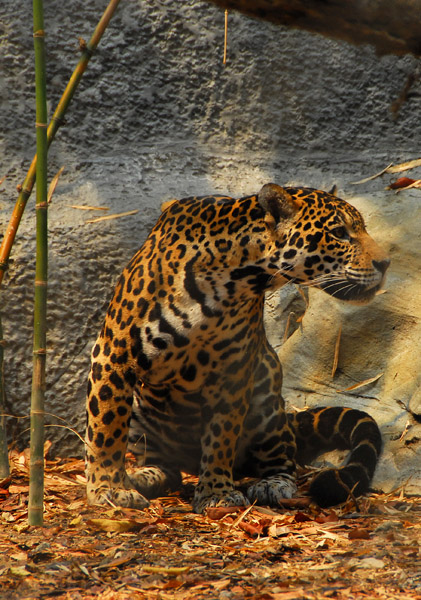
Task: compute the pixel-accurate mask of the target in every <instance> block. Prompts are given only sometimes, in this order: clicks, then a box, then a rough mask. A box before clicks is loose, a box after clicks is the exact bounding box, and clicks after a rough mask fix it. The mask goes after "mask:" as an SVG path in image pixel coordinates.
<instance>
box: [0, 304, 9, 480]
mask: <svg viewBox="0 0 421 600" xmlns="http://www.w3.org/2000/svg"><path fill="white" fill-rule="evenodd" d="M3 348H4V340H3V328H2V325H1V314H0V479H4V478H5V477H8V476H9V474H10V470H9V455H8V452H7V436H6V424H5V420H6V419H5V416H4V413H5V410H6V400H5V391H4V371H3Z"/></svg>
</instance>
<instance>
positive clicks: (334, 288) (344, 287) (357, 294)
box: [319, 279, 382, 304]
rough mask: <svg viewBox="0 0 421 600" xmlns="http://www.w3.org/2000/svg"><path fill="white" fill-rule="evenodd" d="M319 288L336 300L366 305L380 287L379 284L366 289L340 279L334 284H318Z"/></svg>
mask: <svg viewBox="0 0 421 600" xmlns="http://www.w3.org/2000/svg"><path fill="white" fill-rule="evenodd" d="M319 287H320V289H322V290H323V291H325V292H326V293H327V294H329V296H333V297H334V298H336V299H337V300H344V301H345V302H353V303H354V304H368V302H371V300H373V298H374V296H375V295H376V294H377V292H378V291H379V290H380V289H381V287H382V286H381V283H379V284H377V285H375V286H373V287H367V286H366V285H363V284H361V283H357V282H356V281H352V280H349V279H342V280H337V281H334V282H332V281H331V282H326V283H320V284H319Z"/></svg>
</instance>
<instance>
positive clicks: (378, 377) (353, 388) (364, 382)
mask: <svg viewBox="0 0 421 600" xmlns="http://www.w3.org/2000/svg"><path fill="white" fill-rule="evenodd" d="M383 375H384V373H379V374H378V375H375V376H374V377H370V379H365V380H364V381H360V383H355V384H354V385H351V386H350V387H347V388H345V389H344V390H336V391H337V392H350V391H351V390H356V389H358V388H360V387H363V386H365V385H370V383H374V382H375V381H377V380H378V379H380V377H383Z"/></svg>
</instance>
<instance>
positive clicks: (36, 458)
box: [28, 0, 48, 525]
mask: <svg viewBox="0 0 421 600" xmlns="http://www.w3.org/2000/svg"><path fill="white" fill-rule="evenodd" d="M33 19H34V51H35V98H36V133H37V165H36V179H37V194H36V204H35V208H36V229H37V232H36V245H37V249H36V266H35V304H34V367H33V373H32V395H31V457H30V464H29V505H28V522H29V524H30V525H42V524H43V522H44V518H43V505H44V400H45V362H46V361H45V359H46V346H47V279H48V202H47V194H48V185H47V152H48V140H47V85H46V73H45V62H46V61H45V32H44V7H43V0H33Z"/></svg>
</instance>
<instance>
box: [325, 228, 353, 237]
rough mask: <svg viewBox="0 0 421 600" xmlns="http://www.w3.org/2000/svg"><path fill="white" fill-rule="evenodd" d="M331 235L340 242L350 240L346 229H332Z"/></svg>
mask: <svg viewBox="0 0 421 600" xmlns="http://www.w3.org/2000/svg"><path fill="white" fill-rule="evenodd" d="M330 233H331V234H332V235H333V236H334V237H335V238H337V239H338V240H349V239H350V238H349V235H348V232H347V230H346V229H345V227H335V229H331V231H330Z"/></svg>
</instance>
